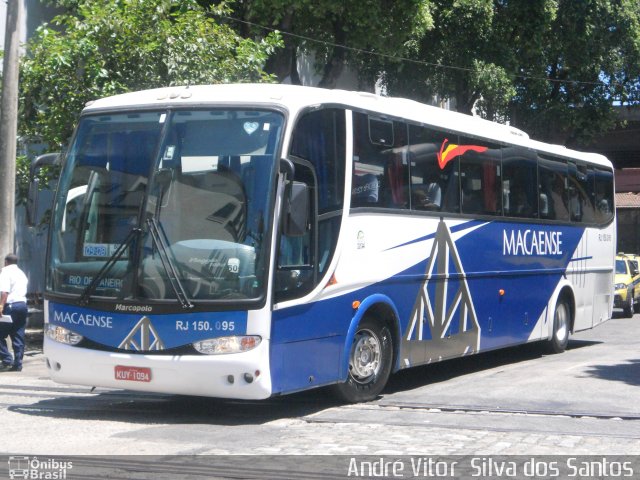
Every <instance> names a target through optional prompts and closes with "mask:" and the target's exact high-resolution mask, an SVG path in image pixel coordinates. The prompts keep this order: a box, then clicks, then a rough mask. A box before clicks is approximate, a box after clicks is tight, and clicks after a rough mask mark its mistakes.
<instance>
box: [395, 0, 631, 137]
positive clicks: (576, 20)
mask: <svg viewBox="0 0 640 480" xmlns="http://www.w3.org/2000/svg"><path fill="white" fill-rule="evenodd" d="M431 13H432V15H433V19H434V28H433V29H431V30H428V31H425V34H424V35H423V37H422V38H421V39H420V41H419V42H417V48H416V49H415V50H414V51H412V52H410V54H411V59H412V60H414V61H415V62H417V64H411V65H410V66H409V65H407V63H406V62H402V63H398V62H396V63H392V62H386V64H385V65H384V67H383V68H384V70H385V71H386V73H385V75H384V80H385V82H386V85H387V87H388V90H389V92H390V93H391V94H396V95H405V96H411V97H414V98H420V99H423V100H429V99H431V98H433V97H434V96H437V97H439V98H444V99H452V100H453V104H454V106H455V108H456V109H457V110H459V111H462V112H465V113H471V111H476V112H478V113H480V114H481V115H482V116H484V117H486V118H489V119H494V120H503V121H505V120H509V121H510V122H511V123H512V124H513V125H516V126H519V127H521V128H523V129H525V130H526V131H528V132H529V133H530V134H532V136H534V137H536V138H540V139H543V140H548V141H554V142H560V143H566V142H570V143H571V142H572V143H575V142H581V141H585V140H586V139H588V138H591V137H592V136H593V135H595V134H596V133H597V132H601V131H603V130H605V129H607V128H609V127H611V125H612V122H613V121H614V120H613V118H614V117H613V104H614V102H615V101H621V102H638V101H639V100H640V98H638V89H637V86H638V78H639V75H640V62H639V59H640V4H639V3H638V2H637V1H635V0H616V1H610V0H584V1H580V2H575V1H571V0H432V1H431Z"/></svg>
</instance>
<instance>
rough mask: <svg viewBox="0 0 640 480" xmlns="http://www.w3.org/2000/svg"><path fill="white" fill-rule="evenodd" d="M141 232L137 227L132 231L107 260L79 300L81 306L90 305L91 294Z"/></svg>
mask: <svg viewBox="0 0 640 480" xmlns="http://www.w3.org/2000/svg"><path fill="white" fill-rule="evenodd" d="M141 232H142V229H141V228H139V227H135V228H132V229H131V231H130V232H129V233H128V234H127V236H126V237H125V239H124V240H123V241H122V243H121V244H120V245H118V248H116V251H115V252H113V254H112V255H111V256H110V257H109V258H108V259H107V261H106V263H105V264H104V265H103V266H102V268H101V269H100V270H99V271H98V273H97V274H96V276H95V277H93V280H91V283H90V284H89V285H87V288H85V289H84V290H83V291H82V294H81V295H80V298H79V299H78V303H79V304H80V305H87V304H88V303H89V299H90V298H91V294H92V293H93V292H94V290H95V289H96V287H97V286H98V284H99V283H100V281H101V280H102V279H103V278H104V276H105V275H106V274H107V273H109V270H111V269H112V268H113V266H114V265H115V264H116V262H117V261H118V260H120V257H122V255H123V254H124V252H125V251H126V250H127V248H128V247H129V245H130V244H131V243H133V241H134V240H135V239H136V238H137V237H138V235H140V233H141Z"/></svg>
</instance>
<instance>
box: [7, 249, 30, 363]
mask: <svg viewBox="0 0 640 480" xmlns="http://www.w3.org/2000/svg"><path fill="white" fill-rule="evenodd" d="M27 312H28V310H27V276H26V275H25V274H24V272H23V271H22V270H20V269H19V268H18V257H17V256H15V255H14V254H13V253H10V254H9V255H7V256H6V257H5V258H4V268H3V269H2V271H1V272H0V314H2V315H10V316H11V323H0V360H2V366H0V371H3V372H6V371H11V372H19V371H21V370H22V357H23V356H24V341H25V328H26V326H27ZM7 336H9V338H11V345H12V346H13V357H11V354H10V353H9V349H8V348H7Z"/></svg>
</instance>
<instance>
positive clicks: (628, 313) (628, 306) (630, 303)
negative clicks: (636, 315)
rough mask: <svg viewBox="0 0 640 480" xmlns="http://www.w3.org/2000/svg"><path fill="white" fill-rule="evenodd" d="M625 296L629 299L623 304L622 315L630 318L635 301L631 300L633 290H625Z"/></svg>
mask: <svg viewBox="0 0 640 480" xmlns="http://www.w3.org/2000/svg"><path fill="white" fill-rule="evenodd" d="M627 298H628V299H629V301H628V302H627V304H626V305H625V306H624V316H625V317H626V318H631V317H633V312H634V311H635V305H634V303H635V302H634V301H633V290H629V291H628V292H627Z"/></svg>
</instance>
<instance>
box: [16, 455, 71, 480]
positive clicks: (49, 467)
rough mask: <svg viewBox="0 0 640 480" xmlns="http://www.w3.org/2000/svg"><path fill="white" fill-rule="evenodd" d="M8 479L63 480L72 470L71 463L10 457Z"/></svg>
mask: <svg viewBox="0 0 640 480" xmlns="http://www.w3.org/2000/svg"><path fill="white" fill-rule="evenodd" d="M8 463H9V478H10V479H12V480H13V479H14V478H25V479H34V480H35V479H38V480H40V479H42V480H64V479H66V478H68V477H67V471H68V470H71V469H72V468H73V462H70V461H62V460H56V459H54V458H46V459H39V458H38V457H33V458H31V457H25V456H18V455H12V456H10V457H9V462H8Z"/></svg>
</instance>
